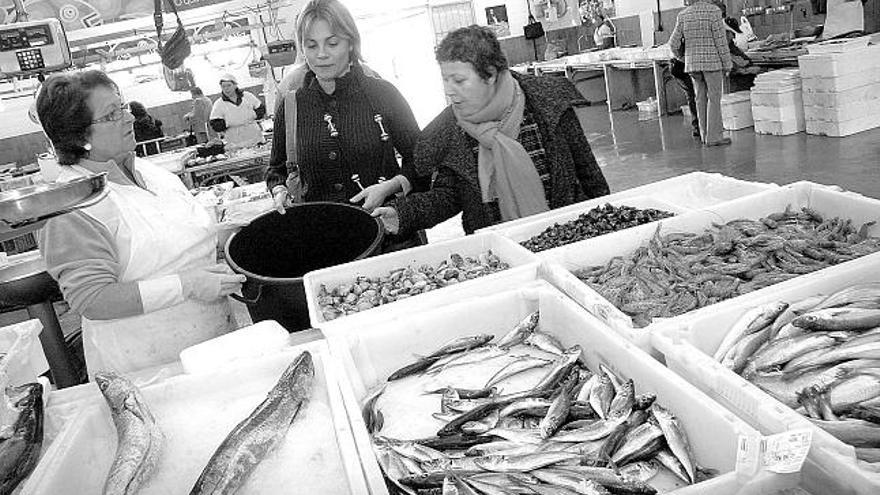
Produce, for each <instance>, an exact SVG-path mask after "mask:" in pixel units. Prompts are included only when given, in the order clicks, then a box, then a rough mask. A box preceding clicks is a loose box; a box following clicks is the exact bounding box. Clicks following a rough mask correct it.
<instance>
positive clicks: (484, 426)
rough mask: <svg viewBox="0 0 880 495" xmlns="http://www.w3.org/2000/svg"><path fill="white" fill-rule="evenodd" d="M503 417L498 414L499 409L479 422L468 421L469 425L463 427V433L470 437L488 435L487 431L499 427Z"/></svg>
mask: <svg viewBox="0 0 880 495" xmlns="http://www.w3.org/2000/svg"><path fill="white" fill-rule="evenodd" d="M500 418H501V416H500V415H499V413H498V409H495V410H494V411H492V412H491V413H489V414H488V415H487V416H485V417H484V418H482V419H479V420H477V421H468V422H467V423H465V424H463V425H461V431H463V432H464V433H467V434H470V435H481V434H483V433H486V432H487V431H489V430H491V429H492V428H495V426H497V425H498V420H499V419H500Z"/></svg>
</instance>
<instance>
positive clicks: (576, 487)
mask: <svg viewBox="0 0 880 495" xmlns="http://www.w3.org/2000/svg"><path fill="white" fill-rule="evenodd" d="M532 474H533V475H535V477H536V478H538V479H539V480H541V481H543V482H545V483H549V484H551V485H553V488H554V489H555V488H558V487H562V488H565V489H567V490H572V491H573V492H574V493H579V494H581V495H608V494H610V492H609V491H608V490H607V489H605V487H603V486H602V485H600V484H598V483H596V482H595V481H592V480H589V479H587V478H586V477H584V476H582V475H579V474H577V473H572V472H570V471H562V470H558V469H538V470H536V471H534V472H533V473H532ZM552 493H558V492H552Z"/></svg>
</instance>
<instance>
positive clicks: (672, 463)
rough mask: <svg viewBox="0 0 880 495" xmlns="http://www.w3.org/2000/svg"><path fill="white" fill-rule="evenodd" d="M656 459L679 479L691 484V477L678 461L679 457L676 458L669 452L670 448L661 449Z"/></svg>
mask: <svg viewBox="0 0 880 495" xmlns="http://www.w3.org/2000/svg"><path fill="white" fill-rule="evenodd" d="M654 459H656V460H657V462H659V463H660V464H661V465H662V466H663V467H665V468H666V469H668V470H669V471H670V472H672V474H674V475H675V476H677V477H678V478H679V479H681V480H682V481H684V482H685V483H687V484H690V475H689V474H688V472H687V470H686V469H685V468H684V466H683V465H682V464H681V462H680V461H679V460H678V457H675V455H673V453H672V452H670V451H669V448H663V449H660V451H659V452H657V455H655V456H654Z"/></svg>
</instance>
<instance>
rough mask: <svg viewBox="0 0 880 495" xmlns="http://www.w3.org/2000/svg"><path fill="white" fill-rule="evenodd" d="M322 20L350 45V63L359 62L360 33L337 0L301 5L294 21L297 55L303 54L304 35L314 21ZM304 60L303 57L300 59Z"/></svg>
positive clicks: (311, 1)
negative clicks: (297, 47)
mask: <svg viewBox="0 0 880 495" xmlns="http://www.w3.org/2000/svg"><path fill="white" fill-rule="evenodd" d="M318 20H324V21H327V24H330V29H331V30H332V31H333V32H334V33H335V34H337V35H339V36H341V37H343V38H346V39H347V40H348V42H349V44H350V45H351V61H352V62H360V61H362V60H363V58H362V56H361V33H360V32H359V31H358V28H357V24H355V22H354V17H352V15H351V12H349V11H348V9H347V8H346V7H345V5H342V3H341V2H339V0H309V1H308V2H306V4H305V5H303V8H302V10H301V11H300V13H299V16H297V19H296V43H297V45H298V46H299V53H300V54H302V53H303V46H304V41H305V37H306V33H307V32H308V31H309V29H311V28H312V26H313V25H314V24H315V21H318ZM301 58H304V57H301Z"/></svg>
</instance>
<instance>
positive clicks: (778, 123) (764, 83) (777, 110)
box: [751, 69, 806, 136]
mask: <svg viewBox="0 0 880 495" xmlns="http://www.w3.org/2000/svg"><path fill="white" fill-rule="evenodd" d="M751 99H752V117H753V118H754V121H755V132H756V133H758V134H773V135H776V136H787V135H789V134H797V133H798V132H803V131H804V130H805V129H806V122H805V119H804V102H803V91H802V89H801V76H800V71H799V70H798V69H782V70H774V71H771V72H765V73H763V74H761V75H759V76H758V77H756V78H755V86H754V87H752V90H751Z"/></svg>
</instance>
